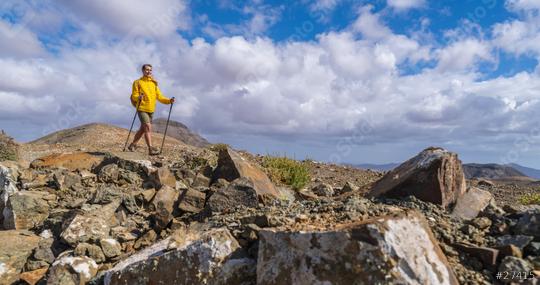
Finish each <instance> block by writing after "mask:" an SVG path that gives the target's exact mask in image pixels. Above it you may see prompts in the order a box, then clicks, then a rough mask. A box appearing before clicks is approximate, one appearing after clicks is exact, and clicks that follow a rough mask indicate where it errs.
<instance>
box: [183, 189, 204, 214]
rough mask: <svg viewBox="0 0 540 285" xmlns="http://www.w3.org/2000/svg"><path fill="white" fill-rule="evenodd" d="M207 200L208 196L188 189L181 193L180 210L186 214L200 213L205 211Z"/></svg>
mask: <svg viewBox="0 0 540 285" xmlns="http://www.w3.org/2000/svg"><path fill="white" fill-rule="evenodd" d="M205 200H206V194H204V193H203V192H200V191H197V190H194V189H192V188H187V189H185V190H184V191H182V192H181V193H180V198H179V199H178V201H179V203H178V209H180V210H182V211H184V212H189V213H198V212H200V211H202V210H203V209H204V202H205Z"/></svg>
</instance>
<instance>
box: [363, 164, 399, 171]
mask: <svg viewBox="0 0 540 285" xmlns="http://www.w3.org/2000/svg"><path fill="white" fill-rule="evenodd" d="M352 166H354V167H358V168H363V169H372V170H378V171H389V170H392V169H394V168H396V167H398V166H399V163H387V164H372V163H362V164H353V165H352Z"/></svg>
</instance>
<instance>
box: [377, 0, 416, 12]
mask: <svg viewBox="0 0 540 285" xmlns="http://www.w3.org/2000/svg"><path fill="white" fill-rule="evenodd" d="M387 3H388V6H390V7H392V8H394V9H396V10H409V9H412V8H420V7H423V6H424V5H425V4H426V1H425V0H388V1H387Z"/></svg>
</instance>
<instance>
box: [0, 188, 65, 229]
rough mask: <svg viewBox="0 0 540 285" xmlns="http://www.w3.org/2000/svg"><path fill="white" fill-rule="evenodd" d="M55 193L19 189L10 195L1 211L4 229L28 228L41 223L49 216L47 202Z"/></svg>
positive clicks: (35, 226)
mask: <svg viewBox="0 0 540 285" xmlns="http://www.w3.org/2000/svg"><path fill="white" fill-rule="evenodd" d="M54 201H56V195H54V194H50V193H48V192H40V191H20V192H17V193H15V194H13V195H11V196H10V197H9V199H8V201H7V204H6V206H5V208H4V210H3V212H2V214H3V216H4V222H3V225H4V229H7V230H29V229H34V228H37V227H39V226H41V225H43V222H44V221H45V220H46V219H47V217H48V216H49V203H50V202H54Z"/></svg>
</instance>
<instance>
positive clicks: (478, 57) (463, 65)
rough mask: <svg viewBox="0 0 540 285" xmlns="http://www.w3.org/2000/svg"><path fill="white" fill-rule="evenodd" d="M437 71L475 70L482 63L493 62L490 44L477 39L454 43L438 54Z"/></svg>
mask: <svg viewBox="0 0 540 285" xmlns="http://www.w3.org/2000/svg"><path fill="white" fill-rule="evenodd" d="M437 54H438V65H437V69H438V70H440V71H442V72H447V71H458V72H459V71H467V70H470V69H474V68H475V67H476V63H478V62H480V61H492V60H493V58H492V55H491V47H490V45H489V43H487V42H482V41H480V40H477V39H465V40H462V41H458V42H454V43H452V44H450V45H449V46H447V47H445V48H442V49H440V50H439V51H438V52H437Z"/></svg>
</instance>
